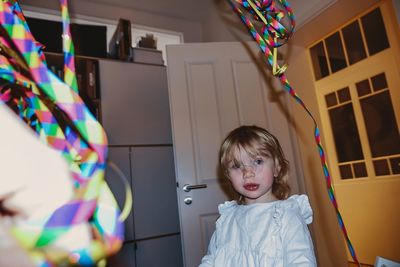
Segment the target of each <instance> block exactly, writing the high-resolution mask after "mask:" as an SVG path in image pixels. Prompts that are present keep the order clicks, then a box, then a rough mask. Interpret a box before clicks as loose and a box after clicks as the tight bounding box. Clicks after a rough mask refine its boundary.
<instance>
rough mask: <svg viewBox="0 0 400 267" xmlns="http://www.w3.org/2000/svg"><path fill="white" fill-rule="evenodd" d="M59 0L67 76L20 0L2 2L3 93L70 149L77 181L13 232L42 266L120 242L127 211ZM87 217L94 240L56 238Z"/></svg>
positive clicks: (90, 259)
mask: <svg viewBox="0 0 400 267" xmlns="http://www.w3.org/2000/svg"><path fill="white" fill-rule="evenodd" d="M60 4H61V9H62V18H63V26H64V27H63V31H64V33H63V50H64V58H65V68H64V72H65V76H64V79H65V82H63V81H61V80H59V79H58V77H57V76H56V75H54V74H53V73H52V72H51V71H50V70H49V69H48V68H47V65H46V63H45V60H44V54H43V53H42V46H41V45H40V44H39V43H38V42H37V41H35V39H34V37H33V36H32V34H31V32H30V30H29V28H28V25H27V23H26V20H25V18H24V16H23V14H22V10H21V9H20V7H19V5H18V3H17V2H16V1H5V0H3V1H1V4H0V101H1V102H3V103H5V104H6V105H8V106H9V107H10V108H11V109H12V110H13V111H15V112H16V113H17V114H19V116H20V118H21V119H22V120H23V121H25V122H26V123H27V124H28V125H29V126H30V127H31V128H32V129H33V130H34V131H35V132H36V133H37V134H38V136H39V137H40V139H41V140H42V141H44V142H45V143H47V144H49V145H50V146H52V147H53V148H54V149H56V150H58V151H59V152H60V153H61V154H62V155H63V157H64V158H65V159H66V160H67V162H68V164H69V167H70V172H71V180H72V181H73V185H74V196H73V198H72V199H71V200H70V201H69V202H68V203H65V204H64V205H63V206H61V207H59V208H58V209H56V210H55V211H54V212H53V213H52V214H48V215H47V216H44V217H43V218H41V219H40V220H39V222H38V221H35V222H34V223H31V222H29V221H28V222H26V223H25V224H24V223H23V224H19V225H18V226H15V227H14V228H13V231H12V233H13V235H14V236H15V237H16V238H17V240H18V241H20V243H21V245H22V246H23V247H24V248H26V249H27V250H28V251H29V252H30V254H31V256H32V258H33V259H34V262H35V264H37V265H38V266H59V265H75V264H76V265H80V266H93V265H95V264H97V263H99V262H101V261H102V260H104V258H105V257H107V256H109V255H111V254H114V253H116V252H117V251H118V250H119V249H120V248H121V246H122V242H123V231H124V229H123V220H124V219H123V218H122V217H124V216H121V212H120V210H119V208H118V205H117V203H116V201H115V198H114V196H113V195H112V193H111V191H110V189H109V188H108V186H107V184H106V182H105V180H104V171H105V166H106V156H107V138H106V135H105V132H104V130H103V128H102V127H101V125H100V124H99V123H98V121H97V120H96V119H95V117H94V116H93V115H92V114H91V113H90V111H89V110H88V108H87V107H86V105H85V104H84V103H83V101H82V99H81V98H80V97H79V95H78V89H77V83H76V76H75V70H74V50H73V44H72V39H71V35H70V31H69V16H68V9H67V1H66V0H60ZM125 213H126V211H125ZM128 213H129V211H128ZM82 224H89V225H90V228H91V230H92V231H91V232H92V235H93V237H92V242H91V243H90V245H89V246H87V247H84V248H81V249H77V250H74V251H68V250H67V249H64V248H62V247H61V248H55V247H52V246H51V245H52V244H53V243H55V242H56V241H57V239H59V238H61V237H62V236H63V235H65V234H67V233H70V232H71V231H73V230H74V229H76V227H78V226H80V225H82Z"/></svg>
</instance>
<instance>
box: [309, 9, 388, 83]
mask: <svg viewBox="0 0 400 267" xmlns="http://www.w3.org/2000/svg"><path fill="white" fill-rule="evenodd" d="M360 25H361V27H360ZM384 29H385V25H384V23H383V19H382V14H381V11H380V9H379V8H376V9H374V10H373V11H371V12H370V13H368V14H366V15H364V16H362V17H361V18H359V19H357V20H355V21H354V22H352V23H350V24H349V25H347V26H345V27H343V28H342V29H340V30H338V31H337V32H335V33H333V34H332V35H330V36H328V37H327V38H325V39H324V40H322V41H320V42H319V43H317V44H316V45H314V46H313V47H311V48H310V53H311V60H312V65H313V68H314V77H315V80H319V79H321V78H324V77H326V76H328V75H330V74H332V73H335V72H337V71H339V70H341V69H344V68H346V67H347V65H348V64H347V62H348V63H349V65H352V64H355V63H357V62H359V61H360V60H362V59H365V58H366V57H367V56H372V55H374V54H377V53H379V52H380V51H382V50H385V49H386V48H389V41H388V38H387V35H386V31H385V30H384ZM363 36H364V37H365V38H363ZM364 39H365V41H364ZM343 44H344V48H343ZM325 47H326V49H325ZM366 51H368V55H367V54H366ZM327 59H328V60H327Z"/></svg>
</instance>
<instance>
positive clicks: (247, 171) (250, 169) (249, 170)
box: [242, 165, 255, 178]
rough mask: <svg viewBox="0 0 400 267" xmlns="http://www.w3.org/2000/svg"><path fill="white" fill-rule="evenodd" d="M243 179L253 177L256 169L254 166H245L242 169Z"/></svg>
mask: <svg viewBox="0 0 400 267" xmlns="http://www.w3.org/2000/svg"><path fill="white" fill-rule="evenodd" d="M242 172H243V177H244V178H246V177H252V176H254V174H255V167H254V166H253V165H243V167H242Z"/></svg>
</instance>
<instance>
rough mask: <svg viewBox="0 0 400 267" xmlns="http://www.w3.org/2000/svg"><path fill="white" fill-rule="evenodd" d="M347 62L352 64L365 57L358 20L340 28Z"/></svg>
mask: <svg viewBox="0 0 400 267" xmlns="http://www.w3.org/2000/svg"><path fill="white" fill-rule="evenodd" d="M342 33H343V39H344V43H345V46H346V51H347V56H348V58H349V64H350V65H351V64H354V63H356V62H358V61H360V60H361V59H364V58H365V57H366V53H365V48H364V43H363V40H362V37H361V32H360V26H359V25H358V20H356V21H354V22H353V23H351V24H350V25H348V26H346V27H344V28H343V29H342Z"/></svg>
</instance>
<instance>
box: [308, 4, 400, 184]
mask: <svg viewBox="0 0 400 267" xmlns="http://www.w3.org/2000/svg"><path fill="white" fill-rule="evenodd" d="M393 53H394V52H393V51H392V50H390V45H389V39H388V35H387V32H386V29H385V24H384V20H383V18H382V13H381V10H380V7H378V8H375V9H373V10H372V11H370V12H368V13H367V14H365V15H362V16H360V17H359V18H357V19H355V20H353V21H351V22H350V23H348V24H347V25H345V26H343V27H341V28H340V29H339V30H337V31H336V32H334V33H333V34H330V35H329V36H327V37H325V38H324V39H323V40H320V41H318V42H317V43H316V44H314V45H312V46H311V47H310V59H311V64H312V67H313V71H314V76H315V80H316V81H315V87H316V90H317V96H318V97H317V98H318V101H319V103H320V108H321V109H322V111H321V113H323V115H321V116H322V117H323V119H322V122H323V123H324V125H325V127H324V131H328V132H329V133H328V134H327V136H329V138H328V139H330V140H328V141H327V142H330V148H331V151H333V152H330V153H335V155H334V160H333V161H332V160H331V161H330V164H331V166H330V167H331V168H336V170H335V174H336V177H337V179H339V180H342V181H344V180H353V179H360V178H362V179H376V178H381V177H393V176H394V175H399V174H400V133H399V124H400V102H398V101H397V100H395V99H399V98H398V96H399V93H398V91H399V86H400V78H399V77H398V68H397V65H398V64H397V63H396V62H395V59H394V58H395V57H394V56H393ZM389 61H393V65H390V64H389ZM396 101H397V102H396ZM332 163H333V165H332Z"/></svg>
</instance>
